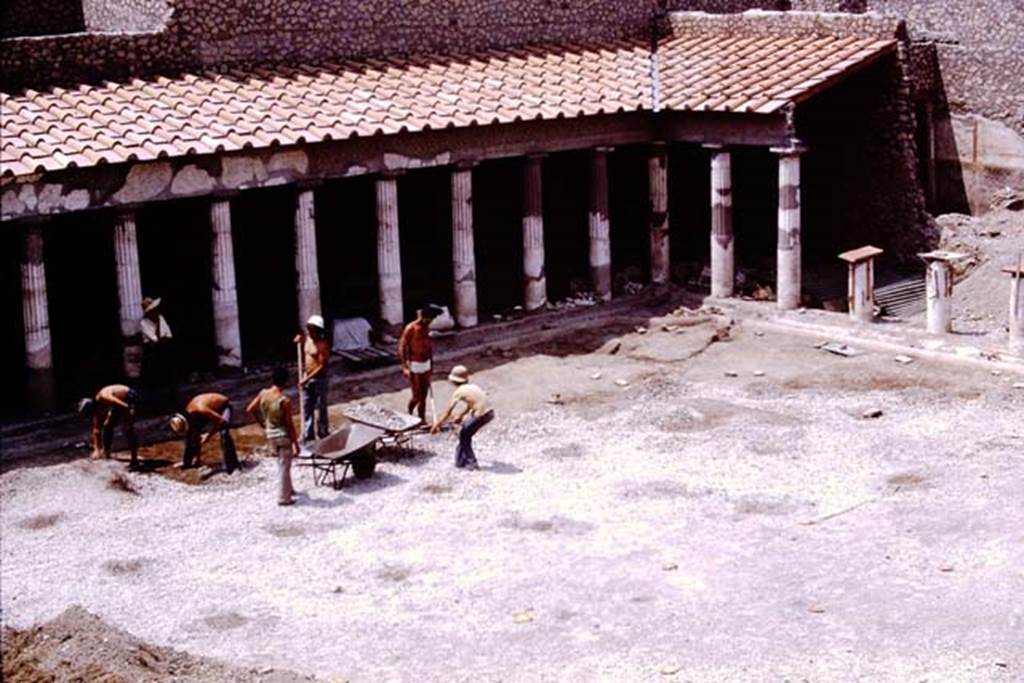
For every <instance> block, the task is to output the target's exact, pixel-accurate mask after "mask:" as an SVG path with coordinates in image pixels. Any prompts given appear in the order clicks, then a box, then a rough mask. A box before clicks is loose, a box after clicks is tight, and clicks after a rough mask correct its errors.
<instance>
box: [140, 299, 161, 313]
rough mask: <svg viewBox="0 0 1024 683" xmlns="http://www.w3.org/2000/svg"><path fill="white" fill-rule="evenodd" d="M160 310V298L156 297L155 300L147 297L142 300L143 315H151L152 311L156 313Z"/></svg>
mask: <svg viewBox="0 0 1024 683" xmlns="http://www.w3.org/2000/svg"><path fill="white" fill-rule="evenodd" d="M158 308H160V297H156V298H155V299H154V298H151V297H148V296H147V297H146V298H144V299H143V300H142V312H143V313H149V312H151V311H155V310H156V309H158Z"/></svg>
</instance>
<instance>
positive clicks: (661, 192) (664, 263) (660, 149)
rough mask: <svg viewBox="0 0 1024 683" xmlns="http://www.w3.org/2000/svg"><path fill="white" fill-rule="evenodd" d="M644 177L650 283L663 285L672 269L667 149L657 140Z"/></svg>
mask: <svg viewBox="0 0 1024 683" xmlns="http://www.w3.org/2000/svg"><path fill="white" fill-rule="evenodd" d="M647 180H648V191H649V195H650V211H649V212H648V216H649V220H650V225H649V228H650V234H651V282H653V283H655V284H663V283H665V282H668V281H669V277H670V276H671V272H672V262H671V255H670V251H669V237H668V148H667V147H666V145H665V143H663V142H659V143H656V144H654V145H653V146H652V147H651V150H650V153H649V154H648V157H647Z"/></svg>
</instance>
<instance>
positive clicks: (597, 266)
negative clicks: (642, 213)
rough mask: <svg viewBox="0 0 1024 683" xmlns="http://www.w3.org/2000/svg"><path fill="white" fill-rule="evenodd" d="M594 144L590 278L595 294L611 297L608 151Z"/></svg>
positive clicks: (590, 213)
mask: <svg viewBox="0 0 1024 683" xmlns="http://www.w3.org/2000/svg"><path fill="white" fill-rule="evenodd" d="M610 151H611V148H608V147H598V148H596V149H594V150H593V151H592V152H591V155H590V210H589V213H588V219H589V226H590V281H591V283H592V285H593V287H594V293H595V294H597V296H598V298H600V299H602V300H604V301H608V300H610V299H611V298H612V248H611V236H610V226H609V222H608V152H610Z"/></svg>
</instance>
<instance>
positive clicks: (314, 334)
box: [295, 315, 331, 442]
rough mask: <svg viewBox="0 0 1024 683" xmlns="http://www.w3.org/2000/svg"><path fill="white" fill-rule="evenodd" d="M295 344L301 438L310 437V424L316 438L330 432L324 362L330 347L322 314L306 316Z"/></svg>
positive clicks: (306, 439)
mask: <svg viewBox="0 0 1024 683" xmlns="http://www.w3.org/2000/svg"><path fill="white" fill-rule="evenodd" d="M295 343H296V344H300V343H301V344H302V358H303V364H302V368H300V369H299V370H300V373H301V375H300V377H299V386H300V387H302V402H303V406H304V408H305V411H306V421H305V422H304V423H303V425H302V441H303V442H306V441H312V440H313V438H314V436H313V435H314V429H313V428H314V426H315V427H316V430H315V434H316V438H318V439H322V438H324V437H325V436H327V435H328V434H329V433H330V432H331V428H330V425H329V424H328V422H327V363H328V361H329V360H330V358H331V347H330V346H328V344H327V334H326V332H325V331H324V319H323V317H322V316H319V315H311V316H309V320H307V321H306V335H301V334H300V335H298V336H296V337H295Z"/></svg>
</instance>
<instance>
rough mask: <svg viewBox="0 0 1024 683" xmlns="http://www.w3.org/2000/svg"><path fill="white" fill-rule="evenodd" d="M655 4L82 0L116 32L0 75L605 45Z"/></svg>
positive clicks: (55, 48)
mask: <svg viewBox="0 0 1024 683" xmlns="http://www.w3.org/2000/svg"><path fill="white" fill-rule="evenodd" d="M657 1H658V0H633V1H631V2H622V1H621V0H516V1H515V2H508V1H506V0H418V1H416V2H411V1H410V0H332V1H323V0H249V1H248V2H237V0H85V6H86V10H87V11H86V16H85V20H86V23H88V25H89V28H90V29H91V30H93V31H112V32H115V33H105V34H99V33H90V34H85V35H77V36H72V37H52V38H37V39H27V38H18V39H8V40H4V41H3V43H2V45H0V47H2V50H0V68H2V70H3V72H4V81H5V83H4V90H6V91H12V90H17V89H20V88H24V87H35V88H40V87H45V86H46V85H55V84H56V85H68V84H74V83H81V82H90V81H97V80H100V79H103V78H111V79H118V78H125V77H129V76H134V75H139V74H147V73H160V72H173V71H179V70H184V69H202V68H208V67H221V66H228V65H239V66H252V65H255V64H265V63H271V62H304V61H321V60H327V59H335V58H339V57H362V56H379V55H385V54H409V53H418V52H429V51H452V50H472V49H480V48H485V47H506V46H513V45H520V44H524V43H530V42H534V43H535V42H549V41H550V42H558V41H581V40H599V39H607V38H614V37H619V36H624V35H636V34H638V33H640V32H645V31H647V30H648V29H649V26H650V19H651V16H652V12H653V11H654V10H655V8H656V7H657ZM676 1H677V2H678V0H676ZM14 2H15V5H17V6H22V7H36V5H35V4H33V3H35V2H36V0H14ZM169 3H173V13H172V11H171V10H172V7H171V5H170V4H169ZM732 4H735V3H732ZM748 4H758V3H753V2H751V3H748ZM165 24H166V25H165ZM128 31H132V32H139V31H143V32H147V33H145V34H135V35H129V34H128V33H127V32H128ZM116 32H120V34H116Z"/></svg>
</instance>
